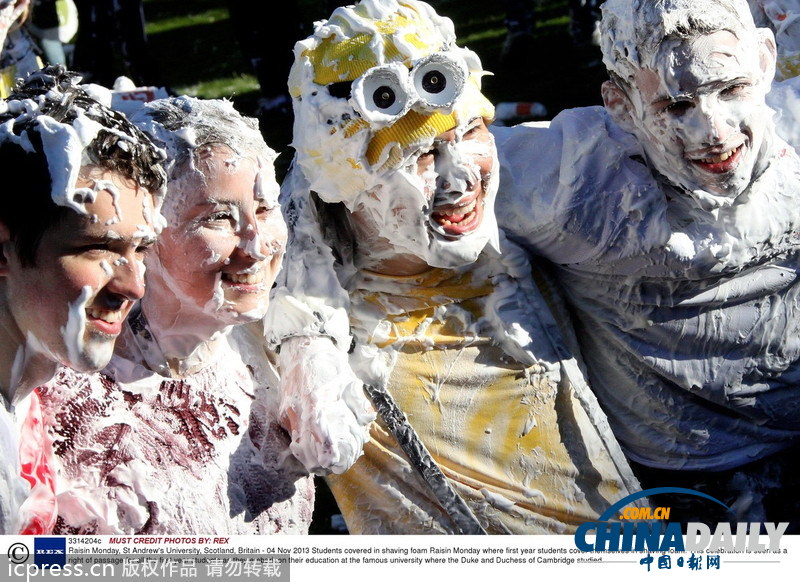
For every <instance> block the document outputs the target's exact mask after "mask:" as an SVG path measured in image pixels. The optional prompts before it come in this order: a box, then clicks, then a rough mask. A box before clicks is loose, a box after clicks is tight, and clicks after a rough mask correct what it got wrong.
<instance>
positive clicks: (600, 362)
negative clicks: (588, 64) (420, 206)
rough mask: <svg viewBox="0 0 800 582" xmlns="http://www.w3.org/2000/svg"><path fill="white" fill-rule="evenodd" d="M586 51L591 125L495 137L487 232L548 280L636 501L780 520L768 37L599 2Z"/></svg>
mask: <svg viewBox="0 0 800 582" xmlns="http://www.w3.org/2000/svg"><path fill="white" fill-rule="evenodd" d="M602 49H603V55H604V61H605V63H606V66H607V68H608V70H609V74H610V77H611V80H610V81H608V82H606V83H605V84H604V85H603V87H602V93H603V99H604V102H605V108H602V107H593V108H582V109H576V110H569V111H565V112H563V113H562V114H560V115H559V116H557V117H556V118H555V119H554V120H553V121H552V122H551V123H550V124H549V127H541V126H536V125H523V126H518V127H514V128H506V129H504V128H498V129H497V130H496V131H495V136H496V139H497V144H498V149H499V150H500V152H501V160H502V162H503V166H502V168H503V172H504V174H503V177H502V178H501V190H500V193H501V196H502V204H498V208H501V209H502V216H501V217H500V218H499V221H500V223H501V224H502V225H503V226H504V227H505V228H506V229H508V231H509V232H510V233H512V236H513V238H514V239H515V240H517V241H519V242H521V243H522V244H523V245H524V246H525V247H527V248H528V249H530V250H531V251H532V252H533V253H535V254H538V255H542V256H544V257H546V258H547V259H549V260H550V261H552V263H553V264H554V265H556V267H555V272H556V274H557V278H558V280H559V281H560V283H561V286H562V287H563V289H564V291H565V293H566V296H567V298H568V300H569V301H568V302H569V304H570V306H571V307H572V309H573V311H574V314H575V316H576V320H577V322H578V329H577V332H578V333H577V335H578V337H579V339H580V341H581V348H582V353H583V355H584V357H585V359H586V363H587V365H588V375H589V380H590V383H591V385H592V389H593V390H594V391H595V393H596V394H597V396H598V398H599V400H600V403H601V404H602V406H603V408H604V410H605V412H606V413H607V414H608V416H609V421H610V422H611V427H612V429H613V430H614V432H615V434H616V436H617V438H618V439H619V440H620V443H621V444H622V446H623V448H624V450H625V452H626V454H627V455H628V457H629V458H630V459H631V460H632V461H634V462H635V463H636V465H634V470H635V471H636V472H637V475H638V476H639V477H640V478H641V480H642V484H643V485H644V486H646V487H654V486H681V487H685V488H690V489H695V490H699V491H702V492H704V493H707V494H710V495H712V496H714V497H716V498H717V499H719V500H720V501H722V502H723V503H725V504H726V505H728V506H729V507H730V511H726V510H721V511H720V512H716V511H715V508H717V507H718V506H717V505H716V504H714V503H710V502H708V501H707V500H702V499H698V498H696V497H691V496H676V497H675V499H674V500H673V501H674V503H672V502H671V503H672V506H673V513H672V515H671V518H673V519H678V518H679V514H678V510H679V509H680V507H681V506H682V505H686V506H688V507H687V508H686V513H685V514H684V515H683V517H684V518H685V519H689V520H693V521H697V520H698V519H705V520H707V521H711V522H715V521H764V520H767V521H792V520H796V519H797V516H798V503H797V496H796V492H795V491H794V489H795V488H794V487H793V485H796V484H797V479H798V474H797V464H796V463H793V464H791V462H790V459H791V457H792V454H793V453H796V452H797V443H798V440H800V405H798V401H799V398H798V397H800V389H798V383H800V342H798V337H800V311H798V309H797V304H798V300H799V299H800V284H798V266H800V259H799V258H798V251H800V204H799V203H798V202H800V161H798V157H797V155H796V153H795V152H794V150H793V149H792V148H790V147H789V146H787V144H786V143H785V142H783V141H782V140H781V139H779V138H777V137H776V135H775V127H774V124H773V121H772V111H771V110H770V109H769V108H768V107H767V106H766V104H765V95H766V93H767V92H768V91H769V89H770V84H771V82H772V79H773V75H774V71H775V58H776V50H775V42H774V37H773V34H772V32H771V31H770V30H768V29H761V28H756V27H755V25H754V23H753V19H752V17H751V14H750V10H749V8H748V4H747V2H746V1H745V0H713V1H708V2H693V1H690V0H660V1H653V0H648V1H644V0H642V1H638V0H636V1H635V0H607V1H606V2H605V4H604V5H603V20H602ZM792 465H793V466H792ZM693 500H697V501H696V502H694V503H693ZM659 504H661V502H659ZM664 504H667V502H666V500H664ZM796 526H797V522H796V521H795V526H794V527H796Z"/></svg>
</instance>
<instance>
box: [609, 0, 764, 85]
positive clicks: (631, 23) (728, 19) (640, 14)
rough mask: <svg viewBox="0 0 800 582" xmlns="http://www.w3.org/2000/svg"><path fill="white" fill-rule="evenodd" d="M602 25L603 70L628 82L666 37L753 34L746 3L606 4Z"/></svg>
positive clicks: (621, 0) (619, 0)
mask: <svg viewBox="0 0 800 582" xmlns="http://www.w3.org/2000/svg"><path fill="white" fill-rule="evenodd" d="M601 9H602V14H603V16H602V19H601V21H600V39H601V43H600V46H601V49H602V51H603V62H604V63H605V66H606V69H607V70H608V71H609V73H610V74H611V76H612V78H614V79H615V80H616V81H617V82H618V83H620V82H621V83H624V84H628V85H630V84H632V82H633V77H634V75H635V74H636V72H637V71H638V70H640V69H642V68H649V69H655V64H654V59H655V58H657V53H658V49H659V47H660V46H661V43H662V42H663V41H664V40H665V39H669V38H674V39H686V38H693V37H696V36H700V35H706V34H711V33H713V32H717V31H720V30H727V31H729V32H731V33H733V34H734V35H736V36H737V37H738V36H740V33H741V32H742V31H746V30H751V31H752V30H755V28H756V27H755V24H754V22H753V16H752V13H751V11H750V7H749V5H748V3H747V0H703V1H702V2H698V1H697V0H606V1H605V2H604V3H603V5H602V7H601Z"/></svg>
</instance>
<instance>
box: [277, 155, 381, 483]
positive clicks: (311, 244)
mask: <svg viewBox="0 0 800 582" xmlns="http://www.w3.org/2000/svg"><path fill="white" fill-rule="evenodd" d="M281 204H282V205H283V207H284V210H285V214H286V219H287V223H288V226H289V244H288V245H287V250H286V256H285V257H284V261H283V268H282V270H281V273H280V275H279V277H278V282H277V285H276V287H275V289H274V290H273V294H272V298H271V301H270V308H269V310H268V313H267V317H266V319H265V337H266V340H267V345H268V346H269V347H271V348H272V349H274V350H275V351H277V352H278V353H279V359H278V368H279V371H280V377H281V379H280V383H279V392H280V400H281V405H280V417H281V422H282V424H283V425H284V426H285V427H286V428H287V429H288V430H289V431H290V433H291V437H292V443H291V445H290V449H291V451H292V453H293V454H294V455H295V457H296V458H297V459H299V460H300V461H301V462H302V463H303V465H305V467H306V468H307V469H308V470H309V471H311V472H313V473H316V474H319V475H324V474H327V473H331V472H333V473H341V472H343V471H345V470H346V469H347V468H348V467H350V465H352V464H353V463H354V462H355V461H356V459H358V457H359V456H360V455H361V450H362V448H363V445H364V443H365V442H366V440H367V438H368V425H369V423H370V422H371V421H372V419H373V418H374V417H375V415H374V413H373V411H372V406H371V404H370V402H369V400H368V399H367V396H366V395H365V394H364V390H363V384H362V382H361V381H360V380H359V379H358V378H357V377H356V375H355V374H354V373H353V371H352V369H351V368H350V364H349V361H348V352H349V350H350V346H351V343H352V336H351V334H350V319H349V314H348V310H349V307H350V298H349V295H348V294H347V291H346V290H345V289H344V287H343V285H342V283H341V281H340V277H344V276H346V275H345V274H344V272H345V271H346V270H347V268H348V267H347V266H346V265H345V263H347V262H348V261H346V260H344V261H343V260H342V258H343V257H342V252H341V250H340V249H337V252H338V253H339V254H338V256H334V251H333V246H332V245H333V244H334V243H332V241H331V231H334V230H336V228H335V227H336V225H335V224H331V223H330V217H326V218H325V219H322V218H321V217H320V216H319V213H318V208H317V206H316V204H315V201H314V199H313V195H312V194H311V192H310V191H309V190H308V185H307V183H306V182H305V180H304V178H303V177H302V175H301V173H300V172H299V171H290V172H289V175H288V176H287V178H286V179H285V180H284V182H283V185H282V193H281ZM326 230H327V232H326ZM337 259H338V260H337Z"/></svg>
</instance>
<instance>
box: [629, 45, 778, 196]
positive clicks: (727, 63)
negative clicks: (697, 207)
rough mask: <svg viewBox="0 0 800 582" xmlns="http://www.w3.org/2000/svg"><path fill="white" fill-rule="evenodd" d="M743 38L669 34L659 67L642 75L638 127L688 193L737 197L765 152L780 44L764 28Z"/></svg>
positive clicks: (658, 163) (660, 165)
mask: <svg viewBox="0 0 800 582" xmlns="http://www.w3.org/2000/svg"><path fill="white" fill-rule="evenodd" d="M758 32H759V33H761V32H767V31H758ZM742 37H743V38H741V39H740V38H737V37H736V36H734V35H733V34H732V33H730V32H727V31H718V32H715V33H713V34H710V35H706V36H702V37H699V38H696V39H692V40H688V41H677V40H673V41H667V42H665V43H664V45H663V46H662V49H661V50H662V53H661V54H660V55H659V57H660V58H659V59H658V62H659V63H661V65H660V67H659V68H658V70H649V69H643V70H641V71H639V73H638V74H637V76H636V89H635V90H634V91H633V93H634V95H633V96H632V97H633V100H634V110H635V111H634V114H633V123H634V131H635V133H636V134H637V135H638V137H639V138H640V141H641V142H642V144H643V146H644V149H645V152H646V153H647V156H648V159H649V161H650V163H652V164H653V166H654V167H655V168H656V169H657V170H658V171H659V172H660V173H661V174H663V175H664V176H666V177H667V178H668V179H669V180H670V181H671V182H673V183H674V184H676V185H677V186H679V187H681V188H683V189H685V190H687V191H688V192H695V191H705V192H709V193H711V194H712V195H716V196H721V197H725V198H734V197H736V196H738V195H739V194H741V193H742V192H743V191H744V190H745V189H746V188H747V187H748V186H749V184H750V182H751V181H752V180H753V178H754V172H755V171H756V169H757V168H758V167H759V165H760V160H761V158H762V157H763V156H764V155H765V150H766V149H767V147H766V146H767V144H765V137H768V136H769V130H768V128H770V127H771V121H770V119H769V118H770V115H771V111H770V110H769V109H768V108H767V106H766V104H765V95H766V93H767V91H768V90H769V87H770V82H771V79H772V72H773V71H774V62H775V61H774V59H775V56H774V50H771V49H770V47H771V46H772V45H770V44H769V39H768V38H766V37H765V36H764V35H760V34H756V33H742ZM637 101H638V102H637Z"/></svg>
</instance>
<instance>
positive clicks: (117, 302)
mask: <svg viewBox="0 0 800 582" xmlns="http://www.w3.org/2000/svg"><path fill="white" fill-rule="evenodd" d="M105 288H106V290H107V291H108V293H109V294H110V296H107V298H106V301H107V302H108V303H110V304H109V305H108V307H111V308H114V309H116V308H119V307H120V306H121V305H122V302H123V301H124V300H125V299H127V300H128V301H136V300H137V299H141V298H142V297H144V290H145V283H144V266H143V265H142V264H141V262H140V261H138V260H137V259H136V257H135V256H134V254H133V253H131V254H130V256H126V257H123V258H121V259H118V260H117V262H116V263H115V265H114V267H113V270H112V274H111V278H110V279H109V281H108V283H107V284H106V287H105Z"/></svg>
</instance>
